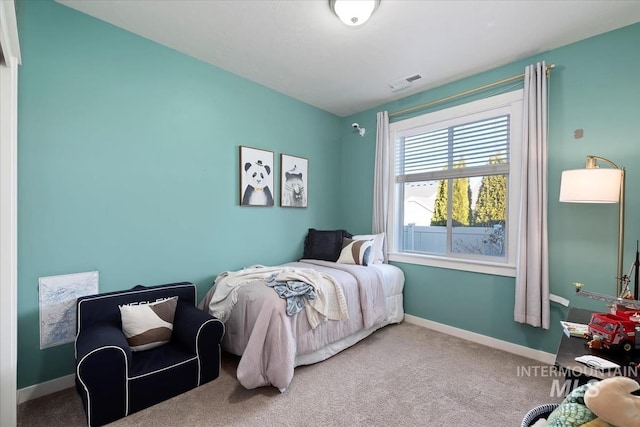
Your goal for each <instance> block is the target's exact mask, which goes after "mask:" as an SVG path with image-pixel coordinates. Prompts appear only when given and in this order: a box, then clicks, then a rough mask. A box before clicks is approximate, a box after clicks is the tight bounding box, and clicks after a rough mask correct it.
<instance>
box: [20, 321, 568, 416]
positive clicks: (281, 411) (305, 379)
mask: <svg viewBox="0 0 640 427" xmlns="http://www.w3.org/2000/svg"><path fill="white" fill-rule="evenodd" d="M237 363H238V358H236V357H235V356H232V355H229V354H224V355H223V362H222V373H221V375H220V377H219V378H217V379H216V380H215V381H213V382H210V383H208V384H205V385H203V386H201V387H199V388H196V389H194V390H191V391H190V392H188V393H185V394H182V395H180V396H177V397H175V398H173V399H171V400H168V401H166V402H163V403H160V404H158V405H155V406H153V407H151V408H148V409H146V410H144V411H140V412H138V413H135V414H132V415H130V416H129V417H126V418H123V419H121V420H118V421H116V422H115V423H113V424H111V426H122V427H124V426H156V427H159V426H427V427H430V426H434V427H436V426H437V427H442V426H455V427H462V426H465V427H466V426H477V427H485V426H493V427H502V426H504V427H512V426H515V427H517V426H519V425H520V422H521V420H522V417H523V416H524V414H525V413H526V412H527V411H528V410H529V409H531V408H532V407H534V406H537V405H538V404H541V403H548V402H559V401H560V400H561V398H558V397H550V394H551V393H552V390H553V384H554V381H556V382H557V381H560V382H561V383H562V381H563V379H562V378H560V377H557V376H554V375H553V374H551V375H550V374H549V371H550V370H549V369H548V368H549V367H548V366H546V365H542V364H540V363H539V362H536V361H534V360H530V359H526V358H523V357H520V356H515V355H512V354H509V353H505V352H502V351H499V350H494V349H491V348H488V347H484V346H481V345H478V344H475V343H472V342H469V341H464V340H461V339H458V338H455V337H452V336H449V335H445V334H442V333H439V332H435V331H432V330H429V329H425V328H422V327H420V326H416V325H412V324H408V323H406V322H405V323H402V324H400V325H390V326H387V327H385V328H383V329H381V330H379V331H377V332H375V333H374V334H373V335H371V336H370V337H368V338H366V339H365V340H363V341H361V342H360V343H358V344H356V345H355V346H353V347H351V348H349V349H347V350H345V351H343V352H341V353H339V354H337V355H336V356H334V357H332V358H330V359H328V360H326V361H324V362H321V363H318V364H315V365H310V366H300V367H298V368H296V370H295V374H294V378H293V382H292V384H291V386H290V387H289V389H287V390H286V391H285V392H284V393H280V392H279V391H278V390H277V389H275V388H273V387H262V388H259V389H255V390H246V389H244V388H243V387H242V386H241V385H240V384H239V383H238V381H237V380H236V378H235V369H236V366H237ZM532 367H533V368H532ZM81 425H86V419H85V417H84V412H83V410H82V404H81V402H80V398H79V397H78V396H77V394H76V392H75V390H74V389H68V390H63V391H61V392H58V393H55V394H52V395H49V396H45V397H42V398H39V399H35V400H32V401H29V402H26V403H23V404H21V405H20V406H19V408H18V426H25V427H26V426H29V427H38V426H47V427H54V426H81Z"/></svg>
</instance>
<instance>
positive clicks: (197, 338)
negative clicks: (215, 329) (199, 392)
mask: <svg viewBox="0 0 640 427" xmlns="http://www.w3.org/2000/svg"><path fill="white" fill-rule="evenodd" d="M210 322H220V323H221V324H222V336H224V332H225V329H224V322H222V321H221V320H220V319H215V318H214V319H209V320H207V321H206V322H204V323H203V324H202V325H200V327H199V328H198V332H196V357H197V358H198V387H200V378H201V374H200V372H201V369H202V368H201V366H200V348H199V347H198V342H199V340H200V331H202V328H204V325H206V324H208V323H210ZM221 357H222V355H221V354H220V345H219V344H218V371H220V367H221V362H220V358H221Z"/></svg>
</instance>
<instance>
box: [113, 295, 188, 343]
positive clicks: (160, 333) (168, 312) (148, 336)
mask: <svg viewBox="0 0 640 427" xmlns="http://www.w3.org/2000/svg"><path fill="white" fill-rule="evenodd" d="M177 305H178V297H172V298H168V299H164V300H161V301H156V302H152V303H148V304H147V303H144V304H134V305H121V306H119V308H120V316H121V319H122V332H123V333H124V335H125V337H127V342H128V343H129V347H131V350H132V351H142V350H149V349H152V348H155V347H158V346H160V345H162V344H165V343H167V342H169V340H170V339H171V333H172V332H173V318H174V315H175V313H176V306H177Z"/></svg>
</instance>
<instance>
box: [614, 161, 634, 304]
mask: <svg viewBox="0 0 640 427" xmlns="http://www.w3.org/2000/svg"><path fill="white" fill-rule="evenodd" d="M618 169H620V174H621V175H622V176H621V177H620V204H619V205H618V208H619V220H618V221H619V229H618V280H617V282H618V293H617V295H618V296H620V293H621V292H622V289H623V288H622V282H623V278H622V276H623V274H624V273H623V272H622V269H623V258H624V254H623V252H624V181H625V170H624V168H618ZM633 297H634V298H635V299H638V295H634V296H633Z"/></svg>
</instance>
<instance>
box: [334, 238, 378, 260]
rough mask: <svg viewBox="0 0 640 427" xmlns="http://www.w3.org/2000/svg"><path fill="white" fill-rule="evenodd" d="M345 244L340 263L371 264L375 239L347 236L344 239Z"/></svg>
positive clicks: (339, 258)
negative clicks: (356, 238) (349, 237)
mask: <svg viewBox="0 0 640 427" xmlns="http://www.w3.org/2000/svg"><path fill="white" fill-rule="evenodd" d="M342 242H343V246H342V251H341V252H340V257H338V260H337V261H336V262H337V263H338V264H358V265H369V260H370V258H371V257H370V254H371V247H372V245H373V240H352V239H347V238H346V237H345V238H344V239H342Z"/></svg>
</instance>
